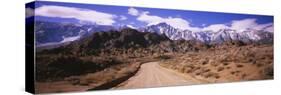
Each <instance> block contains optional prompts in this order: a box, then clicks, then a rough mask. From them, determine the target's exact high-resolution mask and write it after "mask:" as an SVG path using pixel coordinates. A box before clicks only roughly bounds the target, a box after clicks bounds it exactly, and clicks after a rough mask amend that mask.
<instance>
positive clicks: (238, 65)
mask: <svg viewBox="0 0 281 95" xmlns="http://www.w3.org/2000/svg"><path fill="white" fill-rule="evenodd" d="M243 66H244V65H242V64H237V65H236V67H238V68H241V67H243Z"/></svg>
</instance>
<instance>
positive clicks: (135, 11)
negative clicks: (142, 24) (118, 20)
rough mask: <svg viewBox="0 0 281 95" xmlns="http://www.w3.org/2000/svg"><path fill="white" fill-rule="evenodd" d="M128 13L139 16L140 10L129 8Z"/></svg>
mask: <svg viewBox="0 0 281 95" xmlns="http://www.w3.org/2000/svg"><path fill="white" fill-rule="evenodd" d="M128 14H130V15H132V16H138V15H139V11H138V10H137V9H135V8H132V7H131V8H129V9H128Z"/></svg>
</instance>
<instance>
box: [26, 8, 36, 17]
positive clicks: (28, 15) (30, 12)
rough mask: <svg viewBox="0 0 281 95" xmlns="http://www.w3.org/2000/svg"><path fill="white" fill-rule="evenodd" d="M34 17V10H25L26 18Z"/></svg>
mask: <svg viewBox="0 0 281 95" xmlns="http://www.w3.org/2000/svg"><path fill="white" fill-rule="evenodd" d="M32 16H34V9H31V8H25V17H26V18H29V17H32Z"/></svg>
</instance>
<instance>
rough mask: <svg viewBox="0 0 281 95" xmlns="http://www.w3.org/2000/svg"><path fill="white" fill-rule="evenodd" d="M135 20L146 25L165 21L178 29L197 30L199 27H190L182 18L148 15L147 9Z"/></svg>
mask: <svg viewBox="0 0 281 95" xmlns="http://www.w3.org/2000/svg"><path fill="white" fill-rule="evenodd" d="M137 20H139V21H142V22H145V23H147V25H155V24H158V23H162V22H165V23H167V24H169V25H171V26H172V27H175V28H178V29H182V30H184V29H189V30H192V31H199V30H200V28H197V27H191V26H190V23H189V22H188V21H186V20H185V19H182V18H173V17H167V18H163V17H160V16H156V15H150V14H149V12H148V11H145V12H142V13H141V14H140V15H139V17H137Z"/></svg>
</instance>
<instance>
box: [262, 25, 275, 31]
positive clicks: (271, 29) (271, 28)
mask: <svg viewBox="0 0 281 95" xmlns="http://www.w3.org/2000/svg"><path fill="white" fill-rule="evenodd" d="M264 30H265V31H268V32H274V27H273V26H270V27H267V28H265V29H264Z"/></svg>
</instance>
